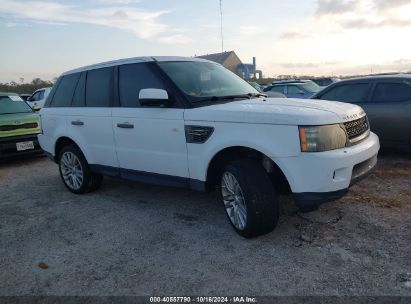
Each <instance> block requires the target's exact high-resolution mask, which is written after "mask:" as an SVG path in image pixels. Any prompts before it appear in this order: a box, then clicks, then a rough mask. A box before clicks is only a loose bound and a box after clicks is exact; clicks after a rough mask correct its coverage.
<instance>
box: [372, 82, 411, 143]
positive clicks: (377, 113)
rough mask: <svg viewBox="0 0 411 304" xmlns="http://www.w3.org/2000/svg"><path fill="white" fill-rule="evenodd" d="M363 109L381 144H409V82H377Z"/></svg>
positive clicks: (410, 102) (410, 94)
mask: <svg viewBox="0 0 411 304" xmlns="http://www.w3.org/2000/svg"><path fill="white" fill-rule="evenodd" d="M364 108H365V110H366V112H367V114H369V117H370V120H371V128H372V129H373V130H375V132H376V133H377V134H378V135H379V137H380V140H381V141H382V142H384V143H385V144H388V145H391V146H397V145H404V144H407V143H409V142H410V140H411V81H406V80H391V81H390V80H380V81H377V82H376V83H375V85H374V89H373V94H372V97H371V99H370V101H369V102H367V104H366V106H365V107H364Z"/></svg>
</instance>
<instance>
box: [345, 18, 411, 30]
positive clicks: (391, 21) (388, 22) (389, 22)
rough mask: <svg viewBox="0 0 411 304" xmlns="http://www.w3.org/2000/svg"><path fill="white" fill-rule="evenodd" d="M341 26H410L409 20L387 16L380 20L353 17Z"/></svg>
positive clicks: (352, 27)
mask: <svg viewBox="0 0 411 304" xmlns="http://www.w3.org/2000/svg"><path fill="white" fill-rule="evenodd" d="M342 24H343V26H344V27H345V28H349V29H375V28H382V27H408V26H411V19H410V20H401V19H396V18H387V19H384V20H382V21H376V22H375V21H369V20H365V19H353V20H347V21H344V22H343V23H342Z"/></svg>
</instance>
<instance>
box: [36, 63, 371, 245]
mask: <svg viewBox="0 0 411 304" xmlns="http://www.w3.org/2000/svg"><path fill="white" fill-rule="evenodd" d="M261 95H262V94H260V93H258V92H257V91H256V90H255V89H254V88H253V87H252V86H250V85H249V84H248V83H247V82H245V81H244V80H243V79H241V78H240V77H238V76H237V75H235V74H233V73H231V72H230V71H228V70H227V69H225V68H224V67H222V66H221V65H219V64H217V63H214V62H211V61H207V60H204V59H198V58H183V57H140V58H131V59H123V60H116V61H112V62H106V63H102V64H96V65H92V66H88V67H83V68H79V69H75V70H72V71H68V72H65V73H63V74H62V76H60V78H59V79H58V81H57V83H56V85H55V86H54V87H53V90H52V92H51V93H50V96H49V98H48V99H47V102H46V104H45V106H44V108H43V109H41V120H42V130H43V132H42V133H41V134H40V135H39V141H40V145H41V147H42V148H43V149H44V150H45V151H46V153H47V154H48V155H49V157H50V158H51V159H53V160H54V161H56V162H57V163H58V166H59V171H60V175H61V178H62V181H63V183H64V185H65V186H66V187H67V189H68V190H69V191H71V192H73V193H76V194H83V193H87V192H90V191H93V190H95V189H97V188H98V187H99V186H100V184H101V181H102V178H103V175H109V176H115V177H120V178H125V179H130V180H135V181H140V182H147V183H153V184H158V185H165V186H176V187H183V188H190V189H194V190H199V191H210V190H212V189H215V188H217V189H219V192H220V195H221V196H220V197H221V201H222V203H223V205H224V207H225V210H226V213H227V216H228V218H229V220H230V222H231V224H232V226H233V227H234V229H235V230H236V231H237V232H238V233H239V234H240V235H242V236H244V237H253V236H257V235H260V234H264V233H268V232H270V231H272V230H273V229H274V227H275V226H276V224H277V222H278V217H279V203H278V198H277V195H278V194H279V193H282V192H287V190H288V191H290V192H291V193H293V195H294V198H295V201H296V204H297V206H299V207H300V208H303V209H313V208H316V207H317V206H318V205H319V204H321V203H323V202H326V201H330V200H335V199H338V198H340V197H341V196H343V195H344V194H345V193H346V192H347V190H348V188H349V187H350V186H351V185H352V184H354V183H355V182H356V181H357V180H358V179H360V178H363V177H364V176H365V175H366V174H367V173H368V172H369V171H370V170H371V169H372V168H373V167H374V166H375V164H376V162H377V153H378V150H379V142H378V137H377V136H376V135H375V134H373V133H371V132H370V130H369V128H368V124H367V118H366V116H365V113H364V111H363V110H362V109H361V108H360V107H359V106H356V105H350V104H344V103H336V102H329V101H311V100H310V101H307V100H293V99H290V100H288V99H280V98H277V99H273V98H267V97H265V96H261Z"/></svg>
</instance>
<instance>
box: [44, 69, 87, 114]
mask: <svg viewBox="0 0 411 304" xmlns="http://www.w3.org/2000/svg"><path fill="white" fill-rule="evenodd" d="M79 78H80V73H76V74H70V75H66V76H63V78H62V79H61V81H60V83H59V85H58V87H57V90H56V93H55V94H54V96H53V101H52V102H51V106H52V107H70V106H71V100H72V99H73V95H74V89H75V88H76V85H77V82H78V80H79Z"/></svg>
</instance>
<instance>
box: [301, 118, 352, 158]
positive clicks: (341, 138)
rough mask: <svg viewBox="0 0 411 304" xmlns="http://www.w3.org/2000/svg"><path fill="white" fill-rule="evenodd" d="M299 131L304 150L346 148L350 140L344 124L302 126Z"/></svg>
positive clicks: (319, 150)
mask: <svg viewBox="0 0 411 304" xmlns="http://www.w3.org/2000/svg"><path fill="white" fill-rule="evenodd" d="M299 131H300V143H301V151H302V152H322V151H329V150H335V149H340V148H344V147H345V146H346V144H347V140H348V138H347V133H346V132H345V128H344V125H342V124H341V125H340V124H336V125H326V126H306V127H305V126H300V127H299Z"/></svg>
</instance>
